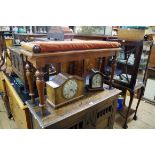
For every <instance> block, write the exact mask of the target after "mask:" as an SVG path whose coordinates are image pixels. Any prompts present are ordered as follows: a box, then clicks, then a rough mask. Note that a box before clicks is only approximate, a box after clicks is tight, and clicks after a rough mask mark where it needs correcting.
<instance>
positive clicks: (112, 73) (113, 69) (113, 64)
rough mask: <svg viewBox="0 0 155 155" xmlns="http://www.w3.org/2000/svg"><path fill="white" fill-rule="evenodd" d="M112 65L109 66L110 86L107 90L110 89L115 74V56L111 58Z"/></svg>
mask: <svg viewBox="0 0 155 155" xmlns="http://www.w3.org/2000/svg"><path fill="white" fill-rule="evenodd" d="M111 63H112V65H111V77H110V84H109V89H111V88H112V82H113V78H114V74H115V69H116V55H114V56H113V58H112V62H111Z"/></svg>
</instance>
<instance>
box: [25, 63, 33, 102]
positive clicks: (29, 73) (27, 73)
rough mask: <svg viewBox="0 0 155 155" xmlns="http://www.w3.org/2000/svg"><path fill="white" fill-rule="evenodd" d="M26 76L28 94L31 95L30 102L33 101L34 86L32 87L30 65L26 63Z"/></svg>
mask: <svg viewBox="0 0 155 155" xmlns="http://www.w3.org/2000/svg"><path fill="white" fill-rule="evenodd" d="M25 68H26V77H27V81H28V86H29V92H30V93H29V95H30V96H31V100H32V103H33V104H34V103H35V98H34V87H33V73H32V71H31V68H30V65H29V64H26V66H25Z"/></svg>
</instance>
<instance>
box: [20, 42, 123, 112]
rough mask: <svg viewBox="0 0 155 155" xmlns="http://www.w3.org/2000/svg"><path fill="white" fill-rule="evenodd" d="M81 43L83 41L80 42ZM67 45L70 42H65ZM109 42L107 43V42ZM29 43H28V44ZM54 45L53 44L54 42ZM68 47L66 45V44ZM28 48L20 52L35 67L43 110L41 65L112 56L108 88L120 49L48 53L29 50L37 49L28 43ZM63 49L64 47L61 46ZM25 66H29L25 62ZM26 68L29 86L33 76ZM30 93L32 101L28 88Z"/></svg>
mask: <svg viewBox="0 0 155 155" xmlns="http://www.w3.org/2000/svg"><path fill="white" fill-rule="evenodd" d="M82 43H83V42H82ZM56 44H57V43H56ZM67 44H68V45H69V46H70V44H71V43H69V42H68V43H67ZM107 44H109V43H107ZM28 45H29V44H28ZM54 45H55V44H54ZM117 45H118V43H117ZM67 47H68V46H67ZM28 49H29V50H24V49H21V52H22V54H23V55H24V57H25V59H26V60H27V63H30V64H32V65H33V67H34V68H36V73H35V76H36V85H37V90H38V94H39V100H40V107H41V110H42V111H43V109H44V108H43V107H44V106H45V99H44V87H45V86H44V72H43V67H44V66H45V65H46V64H52V63H65V62H72V61H79V60H85V59H86V58H90V59H94V58H102V57H108V56H113V61H112V73H111V77H110V86H109V87H110V88H111V86H112V80H113V76H114V70H115V64H116V56H117V55H118V53H119V51H120V50H121V49H120V48H119V47H118V46H117V48H101V49H88V50H67V51H55V52H54V51H52V52H49V53H46V51H43V52H44V53H34V52H33V51H32V52H30V51H31V50H38V47H37V46H34V45H33V44H32V45H29V46H28ZM63 49H64V48H63ZM27 66H29V65H28V64H27ZM27 66H26V68H27V73H26V76H27V79H28V80H29V82H28V83H29V88H30V87H31V86H32V81H31V80H30V79H31V78H30V77H31V76H34V75H33V73H32V72H31V71H29V68H28V67H27ZM30 94H31V97H32V100H33V101H34V92H33V91H32V90H31V89H30Z"/></svg>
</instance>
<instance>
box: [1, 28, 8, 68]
mask: <svg viewBox="0 0 155 155" xmlns="http://www.w3.org/2000/svg"><path fill="white" fill-rule="evenodd" d="M4 32H5V31H0V70H1V69H2V66H3V65H4V64H5V59H6V56H7V47H6V43H5V38H4Z"/></svg>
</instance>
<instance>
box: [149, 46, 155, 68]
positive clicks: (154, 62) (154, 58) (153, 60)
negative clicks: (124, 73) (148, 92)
mask: <svg viewBox="0 0 155 155" xmlns="http://www.w3.org/2000/svg"><path fill="white" fill-rule="evenodd" d="M149 66H150V67H155V44H154V45H153V47H152V50H151V56H150V62H149Z"/></svg>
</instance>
